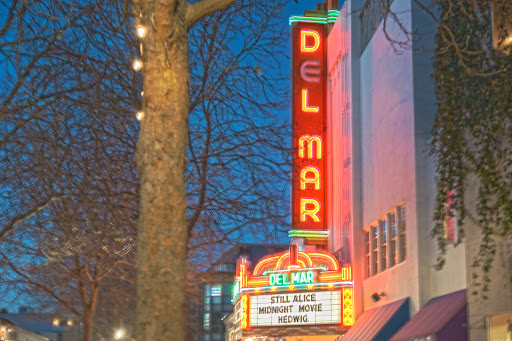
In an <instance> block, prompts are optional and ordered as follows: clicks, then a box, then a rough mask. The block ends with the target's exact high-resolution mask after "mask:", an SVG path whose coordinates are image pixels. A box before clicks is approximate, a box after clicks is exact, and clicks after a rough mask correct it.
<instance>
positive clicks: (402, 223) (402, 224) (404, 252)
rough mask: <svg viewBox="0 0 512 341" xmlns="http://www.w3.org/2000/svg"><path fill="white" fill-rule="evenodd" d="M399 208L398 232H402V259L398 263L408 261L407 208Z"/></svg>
mask: <svg viewBox="0 0 512 341" xmlns="http://www.w3.org/2000/svg"><path fill="white" fill-rule="evenodd" d="M397 208H398V216H399V218H398V230H399V232H400V258H399V259H398V263H400V262H403V261H404V260H406V259H407V248H406V245H407V236H406V229H405V206H399V207H397Z"/></svg>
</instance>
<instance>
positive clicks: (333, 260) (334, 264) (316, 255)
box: [309, 252, 340, 271]
mask: <svg viewBox="0 0 512 341" xmlns="http://www.w3.org/2000/svg"><path fill="white" fill-rule="evenodd" d="M309 254H310V255H311V256H312V257H313V258H320V259H325V258H327V259H329V260H330V261H331V264H332V267H333V269H332V270H334V271H339V269H340V267H339V263H338V260H337V259H336V258H334V257H333V256H331V255H329V254H327V253H318V252H310V253H309Z"/></svg>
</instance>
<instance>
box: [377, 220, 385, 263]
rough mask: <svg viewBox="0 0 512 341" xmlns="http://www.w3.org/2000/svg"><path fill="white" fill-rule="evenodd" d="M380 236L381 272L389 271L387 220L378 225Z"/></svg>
mask: <svg viewBox="0 0 512 341" xmlns="http://www.w3.org/2000/svg"><path fill="white" fill-rule="evenodd" d="M377 226H378V228H379V233H378V234H379V236H380V247H379V272H382V271H384V270H386V269H387V250H386V247H387V231H386V220H379V223H378V225H377Z"/></svg>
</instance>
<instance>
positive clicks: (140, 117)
mask: <svg viewBox="0 0 512 341" xmlns="http://www.w3.org/2000/svg"><path fill="white" fill-rule="evenodd" d="M135 117H137V119H138V120H139V121H142V119H143V118H144V112H143V111H139V112H138V113H137V115H136V116H135Z"/></svg>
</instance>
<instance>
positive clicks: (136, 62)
mask: <svg viewBox="0 0 512 341" xmlns="http://www.w3.org/2000/svg"><path fill="white" fill-rule="evenodd" d="M132 67H133V69H134V70H135V71H139V70H140V69H142V61H141V60H140V59H135V60H134V61H133V64H132Z"/></svg>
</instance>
